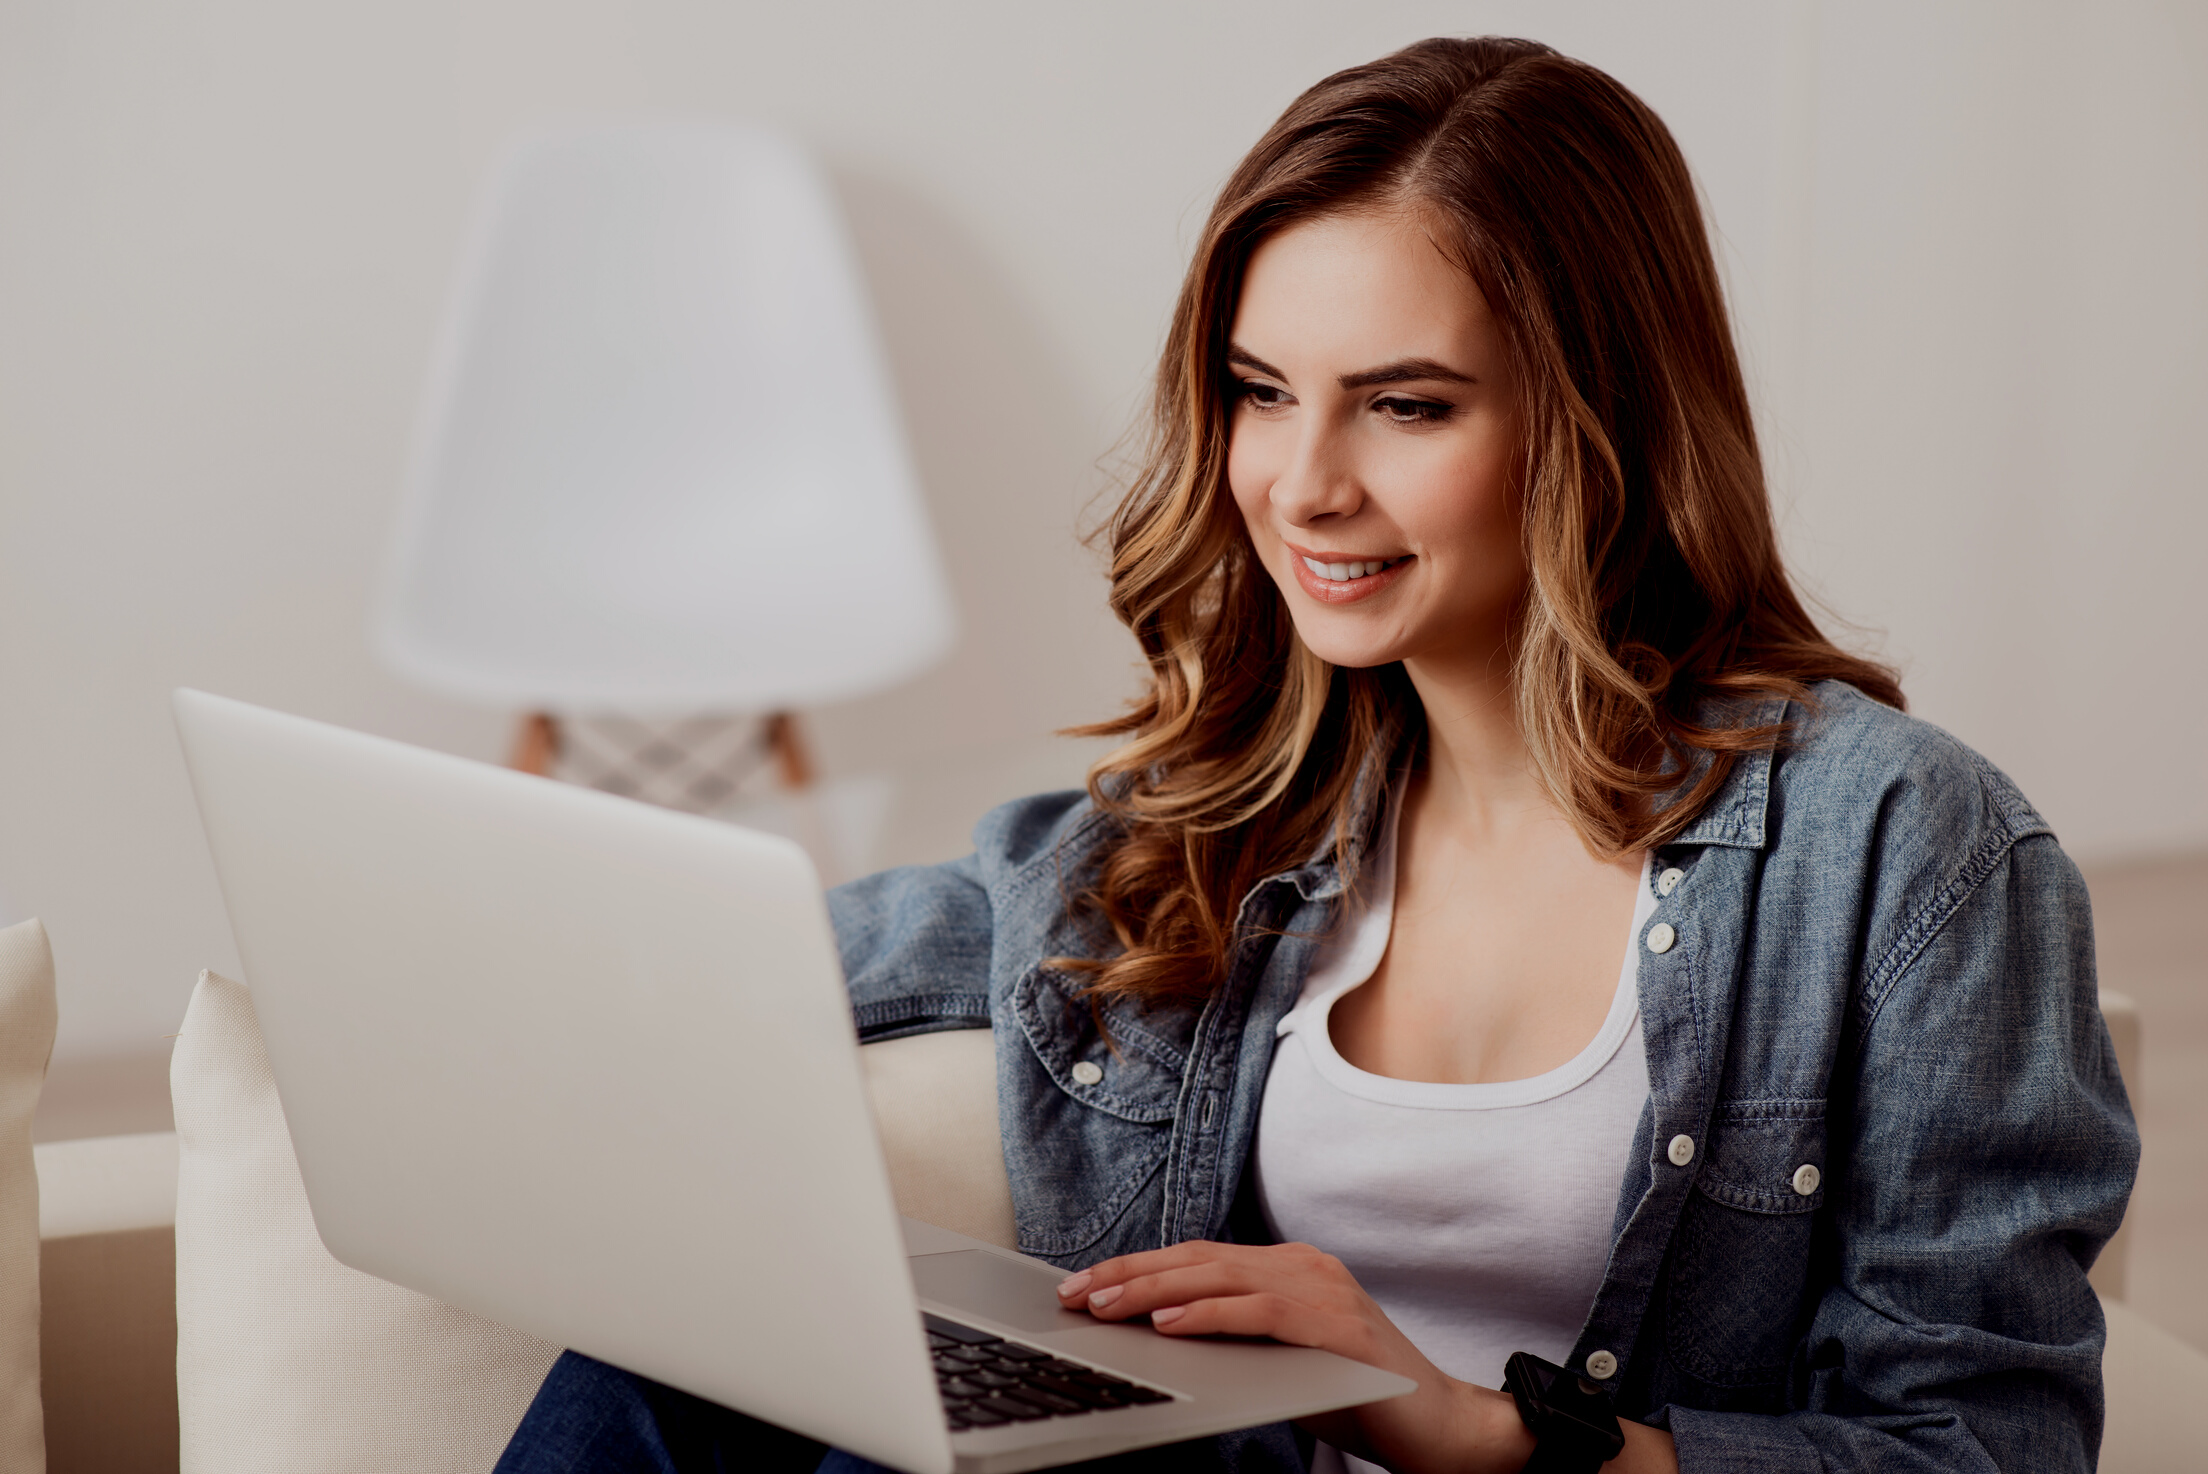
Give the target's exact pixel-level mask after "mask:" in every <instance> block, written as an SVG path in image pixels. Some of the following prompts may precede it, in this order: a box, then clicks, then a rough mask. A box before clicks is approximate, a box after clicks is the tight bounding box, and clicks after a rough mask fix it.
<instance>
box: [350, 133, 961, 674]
mask: <svg viewBox="0 0 2208 1474" xmlns="http://www.w3.org/2000/svg"><path fill="white" fill-rule="evenodd" d="M952 632H953V620H952V614H951V605H950V599H949V595H948V592H947V590H946V587H945V583H944V578H943V572H942V567H941V563H940V560H939V558H938V556H937V553H936V548H935V540H934V538H933V536H932V535H931V534H930V532H929V529H928V524H927V518H926V514H925V512H924V510H923V508H922V505H921V501H920V494H919V487H918V484H917V482H916V480H915V477H914V475H913V470H912V465H911V458H910V456H909V454H908V452H907V450H906V446H905V441H904V435H903V431H902V428H901V426H900V424H899V421H898V415H897V407H896V400H895V396H894V392H893V390H892V388H891V385H890V379H889V374H888V370H887V368H886V366H885V363H884V361H883V355H882V350H881V345H880V343H879V341H878V339H877V337H876V334H875V330H874V324H873V319H872V316H871V314H870V312H869V310H868V307H867V304H866V296H865V291H864V288H863V285H862V283H861V279H860V275H859V270H858V265H857V261H856V259H855V257H854V255H853V253H852V250H851V246H850V243H849V241H848V239H847V238H846V236H845V233H844V230H843V226H842V223H841V221H840V219H839V217H838V215H837V211H836V207H835V202H834V198H833V196H832V195H831V193H830V191H829V188H828V185H827V182H826V180H825V179H824V178H823V177H822V175H821V173H820V171H819V169H818V168H817V167H815V166H814V165H813V163H812V162H811V161H810V160H809V159H808V158H806V156H805V155H804V154H803V153H801V152H800V151H799V150H798V149H797V148H796V147H795V146H794V145H793V144H791V143H790V142H789V141H787V140H786V139H783V138H781V137H778V136H776V135H774V134H771V133H767V132H764V131H761V130H758V129H753V128H746V127H737V126H722V125H674V124H664V125H660V124H655V125H631V126H619V127H601V128H593V129H588V130H576V131H569V132H563V133H558V134H552V135H546V136H542V137H539V138H536V139H534V140H533V141H531V142H528V143H526V144H524V145H523V146H521V147H520V148H518V149H516V150H515V151H514V152H513V153H512V154H511V155H510V156H509V157H508V158H507V160H506V161H505V163H504V165H503V166H502V167H501V168H500V170H499V171H498V173H497V176H496V178H495V179H494V181H493V182H492V184H491V186H490V189H489V192H488V198H487V201H486V204H485V208H484V209H483V212H482V216H481V219H480V222H479V224H478V227H477V230H476V233H475V238H474V241H473V244H472V246H471V247H470V250H469V253H468V256H467V258H466V261H465V264H464V266H463V268H462V275H461V281H460V284H459V289H458V292H457V294H456V297H455V300H454V305H453V307H452V310H451V314H450V317H449V319H448V321H447V324H446V332H445V339H444V342H443V345H442V348H441V351H440V354H439V361H438V363H437V365H436V368H435V370H434V374H433V378H432V382H431V385H430V390H429V395H428V402H427V405H426V406H425V411H424V415H423V420H422V426H421V431H420V438H419V441H418V444H417V447H416V454H415V460H414V467H413V473H412V484H411V485H410V487H409V488H408V494H407V501H406V508H405V512H404V514H403V517H402V520H401V524H400V530H399V537H398V546H397V550H396V555H395V557H394V559H393V561H392V567H391V573H390V577H389V579H388V581H387V585H386V588H385V596H384V599H383V601H382V606H381V609H380V611H379V614H378V617H377V630H376V635H377V644H378V646H379V648H380V650H381V653H382V654H383V655H384V657H385V658H386V659H387V660H388V661H389V662H390V663H391V664H392V665H393V666H394V667H395V668H396V669H398V670H399V671H400V672H401V673H403V674H405V675H407V676H409V677H411V678H413V679H415V680H418V681H420V682H422V683H424V684H426V685H429V686H433V687H436V688H439V689H442V690H445V691H449V692H452V693H454V694H457V695H462V696H468V697H473V698H477V699H482V700H490V701H497V702H500V703H503V704H508V705H514V706H524V707H530V708H539V709H547V710H566V711H588V710H598V709H608V708H615V709H623V710H630V711H652V710H691V711H696V710H728V709H739V710H764V709H772V708H782V707H788V706H795V705H803V704H810V703H815V702H822V701H830V700H834V699H838V698H842V697H848V696H855V695H859V694H863V693H865V692H867V691H871V690H875V689H879V688H881V687H884V686H888V685H891V684H894V683H895V682H897V681H900V680H903V679H905V678H907V677H909V676H912V675H915V674H917V673H918V672H919V671H920V670H921V669H923V668H924V667H926V666H927V665H929V664H930V663H932V662H933V661H935V660H936V659H938V658H939V657H941V656H942V655H943V654H944V653H945V652H946V651H947V650H948V649H949V647H950V644H951V639H952Z"/></svg>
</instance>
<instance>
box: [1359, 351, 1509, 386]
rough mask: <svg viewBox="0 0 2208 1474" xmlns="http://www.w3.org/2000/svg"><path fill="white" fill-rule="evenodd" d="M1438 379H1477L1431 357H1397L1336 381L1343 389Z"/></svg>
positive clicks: (1452, 381) (1446, 381)
mask: <svg viewBox="0 0 2208 1474" xmlns="http://www.w3.org/2000/svg"><path fill="white" fill-rule="evenodd" d="M1420 379H1427V380H1433V379H1438V380H1440V381H1441V382H1442V383H1444V384H1475V383H1478V382H1479V381H1478V380H1477V379H1474V378H1473V377H1472V376H1471V375H1470V374H1460V373H1458V372H1457V371H1456V370H1455V369H1453V368H1450V367H1449V366H1448V365H1447V364H1444V363H1438V362H1436V361H1435V360H1433V359H1431V358H1399V359H1397V360H1396V361H1395V362H1393V363H1384V364H1382V365H1380V367H1378V368H1371V369H1366V370H1364V371H1363V372H1362V373H1355V374H1343V375H1342V376H1341V379H1340V380H1339V381H1338V382H1339V383H1340V384H1341V386H1342V387H1343V388H1344V389H1369V388H1371V387H1372V386H1373V385H1375V384H1408V383H1411V382H1413V381H1415V380H1420Z"/></svg>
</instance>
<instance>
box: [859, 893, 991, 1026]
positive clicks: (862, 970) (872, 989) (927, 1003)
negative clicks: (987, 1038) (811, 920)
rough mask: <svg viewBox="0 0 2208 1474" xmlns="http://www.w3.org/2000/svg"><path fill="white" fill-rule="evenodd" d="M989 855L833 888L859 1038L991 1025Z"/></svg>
mask: <svg viewBox="0 0 2208 1474" xmlns="http://www.w3.org/2000/svg"><path fill="white" fill-rule="evenodd" d="M991 909H992V908H991V906H990V900H989V893H988V891H987V889H986V888H985V887H984V886H983V884H982V881H981V861H980V859H979V857H978V856H975V855H968V856H967V857H966V858H964V859H962V860H953V861H951V862H949V863H948V864H943V865H907V866H903V867H901V868H899V869H896V870H885V871H883V872H881V873H880V874H879V875H869V876H867V877H866V878H865V879H864V880H855V881H852V882H851V883H850V884H849V885H841V886H838V887H836V888H835V889H834V890H832V891H830V892H829V893H828V917H829V920H830V921H831V922H833V923H834V925H835V929H836V945H837V947H838V949H839V950H840V951H841V952H842V954H843V973H844V979H845V982H846V983H847V985H848V986H849V988H850V991H851V1012H852V1016H853V1018H854V1019H855V1020H856V1022H857V1024H858V1027H859V1037H860V1038H861V1039H863V1040H865V1041H867V1042H868V1043H873V1042H875V1041H878V1040H882V1039H898V1038H902V1037H903V1036H905V1035H907V1034H928V1033H934V1032H936V1031H937V1030H941V1029H986V1028H988V1027H989V959H990V952H991V940H992V934H993V933H992V927H991Z"/></svg>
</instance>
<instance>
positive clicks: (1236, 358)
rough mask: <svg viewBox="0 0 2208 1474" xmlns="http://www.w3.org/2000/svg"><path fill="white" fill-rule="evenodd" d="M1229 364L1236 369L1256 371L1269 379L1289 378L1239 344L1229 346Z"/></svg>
mask: <svg viewBox="0 0 2208 1474" xmlns="http://www.w3.org/2000/svg"><path fill="white" fill-rule="evenodd" d="M1227 362H1229V363H1231V364H1233V365H1234V366H1235V367H1236V368H1246V369H1255V370H1257V372H1259V373H1261V374H1264V375H1266V376H1267V377H1268V378H1274V379H1286V378H1287V377H1288V376H1287V375H1286V374H1284V373H1282V372H1281V371H1280V370H1279V369H1276V368H1274V367H1273V366H1272V365H1271V364H1269V363H1267V362H1266V361H1265V360H1264V359H1262V358H1259V357H1258V356H1257V355H1256V354H1254V353H1252V352H1250V350H1249V349H1247V348H1244V347H1243V346H1242V345H1241V344H1239V343H1229V344H1228V345H1227Z"/></svg>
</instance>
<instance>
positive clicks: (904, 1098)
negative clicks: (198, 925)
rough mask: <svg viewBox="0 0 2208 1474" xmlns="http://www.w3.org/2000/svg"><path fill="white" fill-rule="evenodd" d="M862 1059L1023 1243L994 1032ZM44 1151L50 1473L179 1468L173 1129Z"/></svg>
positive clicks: (948, 1222) (2115, 1365)
mask: <svg viewBox="0 0 2208 1474" xmlns="http://www.w3.org/2000/svg"><path fill="white" fill-rule="evenodd" d="M2104 1008H2105V1009H2106V1012H2107V1014H2108V1017H2109V1023H2110V1027H2111V1032H2112V1033H2113V1034H2114V1035H2115V1038H2116V1041H2117V1049H2118V1053H2119V1057H2120V1058H2121V1060H2122V1062H2123V1065H2124V1069H2125V1073H2126V1074H2127V1076H2131V1077H2132V1078H2136V1070H2137V1057H2138V1042H2139V1034H2138V1018H2137V1013H2136V1010H2134V1009H2133V1008H2132V1007H2131V1006H2130V1003H2129V1000H2127V999H2123V998H2120V997H2118V996H2116V995H2107V996H2106V997H2105V998H2104ZM863 1057H864V1059H865V1061H866V1066H867V1078H868V1083H869V1087H870V1089H871V1090H872V1091H873V1093H874V1097H875V1113H876V1119H877V1121H878V1122H879V1125H880V1129H881V1133H882V1141H883V1145H884V1148H885V1150H886V1152H887V1154H888V1156H889V1161H890V1177H891V1183H892V1186H893V1188H894V1190H895V1192H896V1195H897V1201H898V1205H899V1207H900V1208H901V1209H902V1210H903V1211H905V1212H906V1213H908V1214H910V1215H912V1216H913V1217H916V1218H920V1219H923V1220H927V1221H932V1222H937V1223H941V1224H943V1225H945V1226H946V1227H951V1228H955V1229H958V1230H959V1231H961V1232H964V1233H968V1234H972V1235H974V1236H975V1237H978V1238H983V1239H988V1240H990V1241H992V1242H996V1243H1002V1244H1009V1243H1010V1242H1011V1240H1012V1204H1011V1193H1010V1189H1009V1187H1008V1185H1007V1183H1006V1180H1005V1174H1004V1166H1003V1159H1002V1155H1001V1153H1000V1151H999V1149H998V1138H997V1122H996V1084H995V1071H994V1064H993V1055H992V1051H991V1040H990V1036H989V1034H988V1033H987V1032H986V1031H966V1032H958V1033H947V1034H929V1035H923V1036H920V1037H917V1038H911V1039H903V1040H897V1041H893V1042H890V1043H886V1044H878V1045H872V1046H869V1047H868V1048H867V1049H866V1050H865V1051H864V1054H863ZM36 1155H37V1163H38V1173H39V1183H40V1191H41V1212H40V1231H41V1235H42V1237H43V1239H44V1245H43V1252H44V1261H43V1270H42V1286H43V1293H44V1297H45V1307H46V1309H45V1323H44V1330H43V1362H42V1365H43V1372H44V1377H45V1394H44V1400H45V1407H46V1420H47V1422H46V1427H47V1450H48V1468H49V1470H51V1471H52V1474H94V1471H97V1474H172V1471H175V1470H176V1469H177V1468H178V1462H177V1460H178V1441H177V1400H176V1389H177V1372H178V1368H177V1354H178V1353H177V1329H176V1301H175V1284H176V1280H175V1259H174V1252H173V1244H174V1236H173V1224H174V1221H175V1203H176V1181H177V1148H176V1138H175V1137H174V1136H173V1135H170V1134H162V1135H157V1136H136V1137H103V1138H96V1139H92V1140H86V1141H73V1142H60V1143H52V1144H48V1145H44V1146H41V1147H39V1148H38V1149H37V1154H36ZM2123 1267H2124V1241H2123V1236H2122V1235H2119V1236H2118V1240H2117V1242H2116V1243H2113V1244H2112V1245H2111V1246H2110V1250H2109V1253H2108V1255H2106V1256H2104V1259H2103V1261H2102V1266H2101V1267H2100V1268H2099V1269H2097V1270H2096V1271H2095V1276H2094V1278H2095V1282H2096V1285H2097V1286H2098V1287H2099V1288H2100V1289H2101V1291H2102V1295H2103V1299H2104V1304H2105V1307H2106V1309H2107V1312H2108V1352H2107V1358H2106V1369H2107V1383H2108V1429H2107V1434H2106V1437H2105V1439H2104V1442H2103V1445H2102V1453H2101V1468H2102V1469H2103V1470H2104V1471H2108V1474H2159V1471H2167V1470H2178V1469H2186V1468H2191V1467H2194V1466H2195V1464H2196V1462H2197V1435H2196V1433H2195V1431H2194V1429H2193V1427H2192V1415H2191V1411H2190V1407H2191V1398H2192V1396H2193V1395H2194V1393H2195V1392H2196V1391H2197V1389H2198V1388H2199V1387H2201V1386H2202V1385H2208V1355H2203V1354H2202V1353H2201V1352H2199V1351H2197V1350H2195V1349H2194V1348H2193V1347H2191V1346H2188V1345H2186V1344H2185V1343H2183V1342H2181V1341H2179V1340H2177V1339H2176V1338H2175V1337H2173V1336H2170V1335H2169V1334H2168V1333H2166V1332H2164V1331H2162V1330H2160V1329H2158V1328H2157V1327H2155V1326H2153V1325H2152V1324H2150V1323H2149V1322H2147V1321H2146V1320H2145V1319H2144V1318H2142V1317H2141V1316H2139V1315H2138V1314H2137V1313H2136V1312H2134V1311H2133V1310H2132V1309H2131V1308H2130V1307H2129V1306H2127V1305H2125V1304H2124V1303H2123V1301H2122V1299H2121V1298H2120V1297H2121V1293H2122V1272H2123ZM270 1329H271V1331H272V1332H274V1331H276V1330H277V1329H278V1328H274V1327H272V1328H270ZM310 1329H311V1328H310ZM394 1354H398V1355H403V1354H404V1352H403V1350H399V1351H395V1353H394ZM303 1467H306V1465H305V1464H303V1463H297V1462H294V1463H290V1464H285V1463H282V1462H280V1461H276V1460H274V1459H270V1460H267V1461H265V1462H262V1463H259V1464H254V1463H250V1462H246V1461H237V1462H232V1463H230V1464H229V1465H228V1466H226V1467H223V1468H220V1469H219V1470H218V1469H216V1468H214V1467H211V1466H210V1467H202V1468H197V1469H193V1470H190V1471H188V1474H256V1471H257V1470H258V1469H260V1468H267V1469H269V1470H271V1471H272V1474H273V1471H275V1470H279V1469H281V1470H283V1474H296V1471H297V1470H298V1469H300V1468H303ZM316 1467H318V1468H328V1467H331V1466H330V1465H329V1464H327V1463H320V1464H317V1465H316ZM385 1467H391V1465H385Z"/></svg>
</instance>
